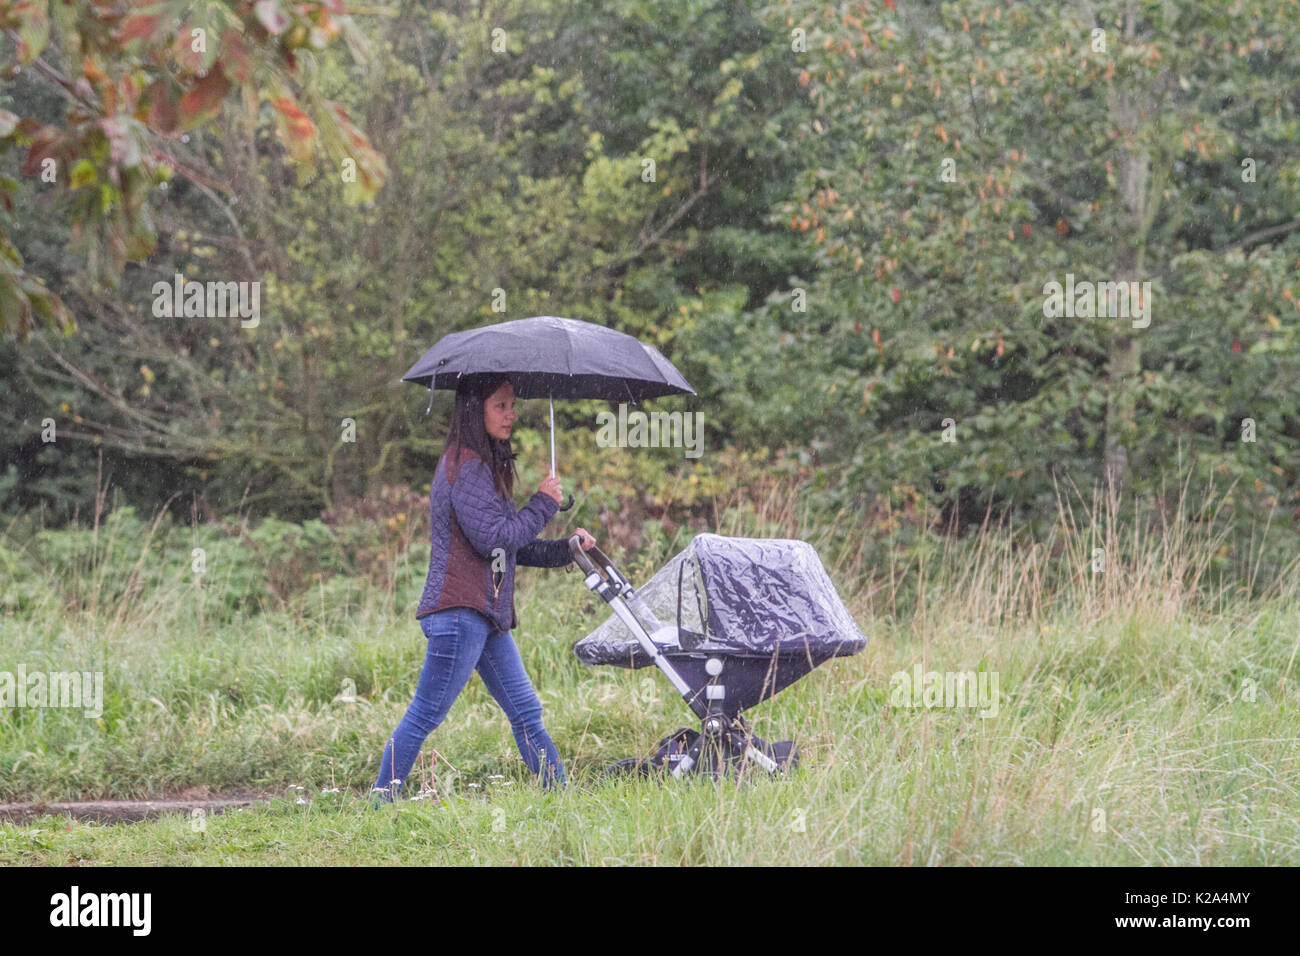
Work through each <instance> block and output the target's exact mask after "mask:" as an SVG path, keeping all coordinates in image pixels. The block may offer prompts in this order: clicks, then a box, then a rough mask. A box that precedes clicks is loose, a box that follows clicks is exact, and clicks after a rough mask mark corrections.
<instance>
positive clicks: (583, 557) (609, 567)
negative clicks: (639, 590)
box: [569, 534, 631, 592]
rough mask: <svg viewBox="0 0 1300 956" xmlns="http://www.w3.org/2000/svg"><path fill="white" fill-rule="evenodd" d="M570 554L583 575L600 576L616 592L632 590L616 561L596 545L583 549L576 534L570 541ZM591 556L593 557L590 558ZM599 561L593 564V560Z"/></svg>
mask: <svg viewBox="0 0 1300 956" xmlns="http://www.w3.org/2000/svg"><path fill="white" fill-rule="evenodd" d="M569 553H570V554H571V555H573V560H574V562H575V563H576V564H577V565H578V567H579V568H580V569H581V570H582V573H583V574H599V575H601V576H602V577H604V578H605V579H606V580H607V581H609V583H610V584H612V585H613V586H614V588H615V590H616V591H618V592H623V591H625V590H627V589H629V588H631V584H630V583H629V582H628V580H627V578H625V577H623V575H622V574H620V573H619V570H618V568H616V567H614V561H613V559H612V558H610V556H609V555H607V554H606V553H605V552H604V551H602V550H600V548H598V547H596V546H595V545H594V544H593V545H592V546H591V547H590V548H588V549H587V550H585V551H584V550H583V548H582V539H581V538H580V537H578V536H577V535H576V534H575V535H574V536H573V537H571V538H570V539H569ZM588 555H590V556H591V557H588ZM592 557H594V558H595V559H596V561H597V563H596V564H593V563H592V561H591V558H592Z"/></svg>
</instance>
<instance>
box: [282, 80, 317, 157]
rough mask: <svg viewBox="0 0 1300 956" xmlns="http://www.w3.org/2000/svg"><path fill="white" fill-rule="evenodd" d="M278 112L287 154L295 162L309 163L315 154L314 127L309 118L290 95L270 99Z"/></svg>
mask: <svg viewBox="0 0 1300 956" xmlns="http://www.w3.org/2000/svg"><path fill="white" fill-rule="evenodd" d="M271 105H272V106H274V107H275V109H276V111H277V112H278V113H279V117H278V120H279V123H278V125H279V128H280V136H281V138H282V139H283V140H284V144H285V147H286V148H287V149H288V150H289V155H290V156H292V157H293V159H294V161H295V162H299V163H310V162H311V161H312V158H313V156H314V154H315V144H316V127H315V126H314V125H313V124H312V121H311V118H310V117H309V116H308V115H307V114H306V113H304V112H303V111H302V108H301V107H300V106H299V105H298V104H297V102H295V101H294V100H293V99H292V98H291V97H288V96H280V97H277V98H276V99H274V100H272V101H271Z"/></svg>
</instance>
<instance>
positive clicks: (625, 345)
mask: <svg viewBox="0 0 1300 956" xmlns="http://www.w3.org/2000/svg"><path fill="white" fill-rule="evenodd" d="M500 374H505V375H509V376H510V379H511V381H512V383H513V384H514V389H515V397H516V398H523V399H528V398H547V399H552V400H553V399H557V398H596V399H601V398H603V399H607V400H609V401H632V402H639V401H641V400H642V399H646V398H657V397H659V396H662V395H681V394H688V395H694V394H695V389H693V388H691V386H690V385H689V384H687V382H686V379H684V378H683V377H682V373H681V372H679V371H677V369H676V368H674V367H673V363H672V362H670V361H668V360H667V359H666V358H664V357H663V355H662V354H661V353H660V351H659V350H658V349H657V348H655V347H654V346H653V345H646V344H644V343H642V342H640V341H639V340H637V339H635V338H633V337H632V336H630V335H628V334H626V333H625V332H618V331H615V330H614V329H608V328H605V326H603V325H596V324H595V323H593V322H583V321H581V320H580V319H565V318H561V317H559V316H555V315H537V316H533V317H532V318H531V319H516V320H514V321H512V322H499V323H497V324H496V325H485V326H483V327H482V328H479V329H469V330H467V331H465V332H452V333H451V334H450V335H444V336H443V337H442V338H441V339H439V340H438V344H437V345H435V346H434V347H433V348H431V349H429V351H427V352H425V353H424V355H422V356H421V357H420V361H418V362H416V363H415V364H414V365H412V366H411V369H410V371H409V372H407V373H406V374H405V375H403V376H402V381H403V382H415V383H416V384H418V385H423V386H425V387H427V388H428V389H429V408H428V409H426V411H425V414H428V412H429V411H431V410H432V409H433V392H434V389H438V388H445V389H455V388H456V387H457V385H458V384H459V383H460V382H462V381H464V380H465V379H466V378H472V377H473V376H478V375H484V376H485V375H500ZM550 411H551V474H552V475H554V474H555V405H554V402H552V404H551V410H550ZM572 505H573V496H572V495H570V496H569V502H568V504H566V505H563V506H561V508H560V510H561V511H567V510H568V509H569V508H570V507H572Z"/></svg>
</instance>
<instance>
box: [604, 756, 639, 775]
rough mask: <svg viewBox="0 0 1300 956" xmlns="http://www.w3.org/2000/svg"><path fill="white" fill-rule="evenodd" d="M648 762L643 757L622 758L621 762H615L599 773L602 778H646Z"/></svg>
mask: <svg viewBox="0 0 1300 956" xmlns="http://www.w3.org/2000/svg"><path fill="white" fill-rule="evenodd" d="M650 770H651V767H650V761H649V760H646V759H645V758H643V757H624V758H623V759H622V760H616V761H614V762H613V763H612V764H610V765H609V766H608V767H606V768H605V769H604V771H603V772H602V773H601V776H602V777H630V776H637V777H648V776H650Z"/></svg>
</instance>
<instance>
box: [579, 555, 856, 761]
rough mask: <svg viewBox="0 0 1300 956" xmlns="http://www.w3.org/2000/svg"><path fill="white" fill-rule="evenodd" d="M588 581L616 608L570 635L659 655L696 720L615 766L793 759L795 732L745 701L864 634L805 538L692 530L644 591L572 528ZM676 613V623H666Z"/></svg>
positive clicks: (628, 652)
mask: <svg viewBox="0 0 1300 956" xmlns="http://www.w3.org/2000/svg"><path fill="white" fill-rule="evenodd" d="M569 550H570V551H571V552H572V554H573V557H574V561H575V562H576V563H577V565H578V567H579V568H581V569H582V571H583V573H584V574H585V575H586V578H585V580H584V582H583V583H584V584H585V585H586V586H587V588H588V589H590V590H592V591H594V592H595V593H596V594H599V595H600V597H601V598H603V599H604V600H605V601H606V602H607V603H608V604H609V605H610V607H611V608H612V609H613V611H614V613H613V615H611V616H610V618H609V619H608V620H607V621H605V623H604V624H602V625H601V626H600V627H598V628H596V630H594V631H592V632H591V633H590V634H588V635H587V636H586V637H584V638H582V639H581V640H579V641H577V642H575V643H574V645H573V651H574V653H575V654H576V655H577V656H578V659H579V660H581V661H582V662H583V663H584V664H588V665H591V666H597V665H603V664H613V665H616V666H619V667H628V668H638V667H648V666H650V665H651V664H654V665H656V666H657V667H658V668H659V669H660V670H661V671H663V673H664V675H665V676H666V677H667V678H668V680H669V682H670V683H671V684H672V685H673V687H674V688H675V689H676V691H677V692H678V693H679V694H681V696H682V699H683V700H685V701H686V705H687V706H688V707H689V708H690V709H691V711H692V712H693V713H694V714H695V716H696V717H698V718H699V720H700V730H699V731H695V730H692V729H690V728H681V729H679V730H677V731H675V732H674V733H673V734H670V735H669V736H667V737H665V738H663V739H662V740H661V741H660V742H659V745H658V747H657V748H656V751H655V753H654V755H652V756H651V757H648V758H644V759H642V758H631V759H628V760H622V761H619V762H618V763H617V764H615V765H614V766H613V767H611V768H610V770H611V771H635V772H639V773H642V774H647V775H648V774H649V773H650V772H652V771H656V770H657V771H671V773H672V775H673V776H674V777H677V778H680V777H682V776H683V775H684V774H687V773H702V774H708V775H709V776H713V777H716V776H718V775H720V774H726V773H729V772H731V771H733V770H735V771H740V770H742V769H744V768H745V767H747V766H749V765H751V764H752V765H757V766H759V767H761V768H763V769H764V770H766V771H767V772H768V773H769V774H779V773H781V772H783V771H784V770H785V769H787V768H793V767H795V766H797V765H798V762H799V753H798V748H797V747H796V746H795V744H794V742H793V741H788V740H787V741H779V742H776V743H768V742H766V741H764V740H762V739H760V738H759V737H757V736H755V735H754V734H753V733H752V732H751V731H750V729H749V726H748V724H747V723H746V721H745V719H744V717H743V716H742V712H743V711H745V710H748V709H749V708H750V707H753V706H755V705H756V704H759V703H761V702H762V701H765V700H767V699H768V698H769V697H772V696H774V695H775V694H777V693H779V692H780V691H782V690H784V689H785V688H786V687H788V686H790V685H791V684H793V683H794V682H795V681H797V680H798V679H799V678H801V677H803V676H804V675H805V674H807V673H809V672H810V671H811V670H812V669H813V668H814V667H816V666H817V665H818V664H821V663H822V662H823V661H826V660H829V659H830V658H832V657H845V656H848V655H851V654H856V653H858V652H859V651H861V650H862V649H863V648H864V647H866V645H867V638H866V636H865V635H864V634H863V633H862V631H861V630H860V629H859V628H858V626H857V624H856V623H855V622H854V620H853V616H852V615H851V614H849V612H848V609H847V608H845V606H844V603H843V602H842V601H841V600H840V597H839V594H838V593H837V592H836V590H835V585H833V584H832V583H831V580H830V578H829V576H827V574H826V570H825V568H823V567H822V563H821V560H820V559H819V558H818V556H817V552H816V550H814V548H813V547H812V545H810V544H808V543H807V542H806V541H798V540H792V539H782V538H729V537H723V536H721V535H716V534H700V535H697V536H696V537H695V538H694V540H692V541H691V543H690V545H689V546H687V548H686V550H684V551H682V552H681V553H680V554H678V555H676V556H675V557H674V558H673V559H672V560H670V561H669V562H668V563H667V564H666V565H664V567H663V568H661V569H660V570H659V571H658V572H657V573H656V574H655V575H654V576H653V577H652V578H651V579H650V580H649V581H648V582H647V583H646V585H645V587H644V588H642V589H640V590H639V591H638V590H636V589H634V588H633V587H632V585H631V584H630V583H629V582H628V580H627V578H625V577H624V576H623V575H622V574H621V573H620V572H619V570H618V569H617V568H616V567H615V566H614V562H613V561H611V560H610V559H609V557H608V556H607V555H606V554H605V553H604V552H603V551H601V550H600V549H599V548H592V549H591V550H589V551H583V550H582V548H581V545H580V544H579V538H578V536H577V535H574V536H573V537H572V538H570V539H569ZM665 621H669V622H671V623H665Z"/></svg>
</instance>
